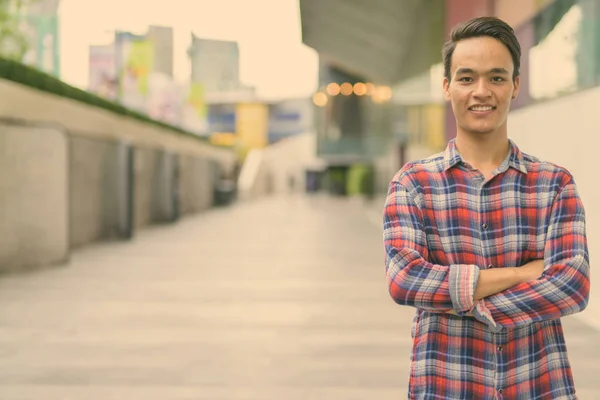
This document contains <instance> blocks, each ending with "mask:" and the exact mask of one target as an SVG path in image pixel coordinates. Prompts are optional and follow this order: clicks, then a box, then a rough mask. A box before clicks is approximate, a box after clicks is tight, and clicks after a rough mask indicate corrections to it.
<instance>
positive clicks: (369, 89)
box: [365, 82, 375, 96]
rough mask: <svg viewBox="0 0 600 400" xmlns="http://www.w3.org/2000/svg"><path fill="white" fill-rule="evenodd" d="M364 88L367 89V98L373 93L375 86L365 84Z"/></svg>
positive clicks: (369, 83) (368, 83)
mask: <svg viewBox="0 0 600 400" xmlns="http://www.w3.org/2000/svg"><path fill="white" fill-rule="evenodd" d="M365 88H366V89H367V93H365V94H366V95H367V96H371V95H372V94H373V93H374V92H375V85H373V84H372V83H371V82H367V83H366V84H365Z"/></svg>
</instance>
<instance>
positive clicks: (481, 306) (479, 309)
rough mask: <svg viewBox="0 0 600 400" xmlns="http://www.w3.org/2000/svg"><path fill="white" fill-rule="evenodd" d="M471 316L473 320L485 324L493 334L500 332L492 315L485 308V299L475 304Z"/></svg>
mask: <svg viewBox="0 0 600 400" xmlns="http://www.w3.org/2000/svg"><path fill="white" fill-rule="evenodd" d="M473 316H474V317H475V319H477V320H479V321H481V322H483V323H484V324H486V325H487V326H488V327H489V328H490V330H491V331H492V332H494V333H498V332H500V331H501V330H502V326H501V325H498V324H497V323H496V321H494V317H492V313H491V312H490V310H489V309H488V308H487V307H486V305H485V299H481V300H479V301H478V302H477V303H476V304H475V308H473Z"/></svg>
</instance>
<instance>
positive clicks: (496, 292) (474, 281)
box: [384, 17, 590, 400]
mask: <svg viewBox="0 0 600 400" xmlns="http://www.w3.org/2000/svg"><path fill="white" fill-rule="evenodd" d="M520 53H521V49H520V46H519V43H518V41H517V39H516V37H515V35H514V32H513V30H512V29H511V28H510V26H508V25H507V24H506V23H504V22H503V21H501V20H499V19H496V18H491V17H484V18H476V19H474V20H471V21H468V22H466V23H463V24H461V25H459V26H457V27H456V28H455V29H454V30H453V32H452V34H451V39H450V40H449V41H448V42H447V43H446V44H445V46H444V51H443V56H444V69H445V78H444V91H445V95H446V99H447V100H448V101H450V103H451V104H452V110H453V112H454V116H455V118H456V124H457V136H456V139H453V140H451V141H450V142H449V144H448V147H447V148H446V150H445V151H444V152H442V153H440V154H437V155H434V156H432V157H430V158H427V159H425V160H421V161H416V162H412V163H408V164H407V165H405V166H404V167H403V168H402V169H401V170H400V171H399V172H398V173H397V174H396V176H395V177H394V179H393V180H392V182H391V183H390V186H389V192H388V197H387V201H386V205H385V211H384V244H385V251H386V271H387V279H388V283H389V290H390V294H391V296H392V298H393V299H394V300H395V301H396V302H397V303H399V304H402V305H408V306H412V307H415V308H416V309H417V310H416V315H415V318H414V321H413V328H412V337H413V340H414V343H413V348H412V356H411V373H410V381H409V395H408V397H409V399H427V400H430V399H444V400H449V399H527V400H533V399H539V400H542V399H544V400H546V399H576V395H575V388H574V384H573V377H572V373H571V368H570V364H569V360H568V358H567V350H566V347H565V341H564V338H563V331H562V327H561V322H560V318H561V317H563V316H565V315H568V314H573V313H576V312H580V311H582V310H583V309H584V308H585V307H586V305H587V301H588V293H589V287H590V282H589V262H588V250H587V243H586V236H585V215H584V209H583V205H582V203H581V200H580V198H579V195H578V193H577V189H576V186H575V182H574V180H573V177H572V176H571V174H570V173H569V172H568V171H567V170H566V169H564V168H562V167H559V166H556V165H554V164H551V163H548V162H542V161H540V160H538V159H537V158H535V157H533V156H530V155H527V154H525V153H522V152H521V151H520V150H519V149H518V148H517V146H516V145H515V144H514V143H513V142H512V141H510V140H509V139H508V135H507V115H508V111H509V108H510V103H511V100H513V99H514V98H515V97H516V96H517V94H518V92H519V82H520V81H519V64H520ZM539 135H540V142H543V140H544V138H543V132H539Z"/></svg>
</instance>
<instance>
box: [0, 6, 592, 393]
mask: <svg viewBox="0 0 600 400" xmlns="http://www.w3.org/2000/svg"><path fill="white" fill-rule="evenodd" d="M482 15H494V16H498V17H500V18H502V19H504V20H505V21H507V22H508V23H509V24H510V25H512V26H513V27H514V28H515V31H516V33H517V36H518V39H519V41H520V44H521V47H522V59H521V90H520V94H519V97H518V99H517V100H516V101H515V102H514V103H513V108H512V111H511V114H510V117H509V136H510V137H511V139H513V140H514V141H515V142H516V143H517V144H518V145H519V147H520V148H521V149H522V150H523V151H525V152H527V153H530V154H533V155H536V156H538V157H540V158H542V159H545V160H550V161H552V162H554V163H557V164H560V165H563V166H565V167H566V168H567V169H569V170H570V171H571V172H572V173H573V175H574V176H575V179H576V181H577V183H578V186H579V190H580V193H581V196H582V198H583V201H584V204H585V206H586V212H587V231H588V243H589V247H590V253H591V258H592V265H593V263H594V260H595V251H596V248H597V243H598V239H599V235H600V228H599V225H600V211H598V210H595V204H596V202H597V201H599V200H600V186H598V183H597V177H596V175H597V173H596V169H597V165H596V164H595V158H596V157H597V152H596V151H595V147H594V146H595V145H596V144H597V143H598V140H599V139H598V135H597V134H596V132H597V131H598V126H599V125H600V113H599V112H598V111H599V110H600V108H599V106H598V104H600V0H519V1H517V0H427V1H419V0H254V1H246V0H218V1H217V0H212V1H211V0H194V1H192V0H170V1H156V2H154V3H153V2H148V1H142V0H121V1H117V0H103V1H95V0H0V94H1V95H0V213H1V214H0V215H1V217H0V271H2V274H1V275H0V354H1V357H0V358H1V361H0V399H2V400H7V399H36V400H37V399H44V400H53V399H103V400H105V399H128V400H129V399H234V400H235V399H386V398H390V399H391V398H399V397H402V396H404V393H405V392H406V386H407V381H408V367H409V354H410V348H411V345H412V344H411V338H410V325H411V322H412V314H413V311H414V310H411V309H407V308H404V307H399V306H396V305H395V304H393V302H392V301H391V299H389V296H388V294H387V288H386V282H385V266H384V264H383V261H384V255H383V243H382V232H381V220H382V219H381V214H382V207H383V203H384V199H385V194H386V190H387V184H388V182H389V181H390V179H391V178H392V177H393V175H394V174H395V172H396V171H398V169H400V168H401V167H402V165H403V164H404V163H406V162H408V161H411V160H415V159H418V158H422V157H425V156H428V155H431V154H433V153H436V152H439V151H441V150H443V149H444V148H445V146H446V143H447V141H448V140H449V139H451V138H453V137H454V136H455V130H456V127H455V121H454V119H453V116H452V112H451V109H450V106H449V105H448V104H446V102H445V101H444V98H443V93H442V78H443V66H442V60H441V48H442V45H443V43H444V42H445V40H446V39H447V37H448V33H449V32H450V30H451V28H452V27H453V26H454V25H455V24H457V23H459V22H461V21H464V20H467V19H470V18H472V17H476V16H482ZM596 286H597V284H596V283H595V280H594V279H593V278H592V296H591V301H590V304H589V306H588V308H587V310H586V311H585V312H584V313H582V314H579V315H576V316H572V317H568V318H566V319H565V330H566V333H567V343H568V346H569V349H570V354H571V357H572V363H573V369H574V371H575V380H576V386H577V387H578V389H579V393H580V398H582V399H596V398H600V383H598V382H597V380H595V379H594V376H595V374H596V372H598V371H599V369H598V368H599V367H598V366H597V362H596V360H597V359H598V356H600V350H597V346H594V344H593V343H595V342H596V341H598V340H600V334H599V333H598V329H600V322H599V319H598V318H595V315H596V313H600V304H598V301H596V300H597V299H596V297H598V295H597V294H596V292H597V290H596V289H595V287H596Z"/></svg>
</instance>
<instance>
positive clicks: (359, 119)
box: [300, 0, 600, 192]
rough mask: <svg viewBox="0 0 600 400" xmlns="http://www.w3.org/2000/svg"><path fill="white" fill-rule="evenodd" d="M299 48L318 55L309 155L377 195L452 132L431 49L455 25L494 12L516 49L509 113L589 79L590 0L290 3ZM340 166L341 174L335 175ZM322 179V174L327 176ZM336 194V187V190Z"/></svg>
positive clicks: (595, 60)
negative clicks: (296, 6)
mask: <svg viewBox="0 0 600 400" xmlns="http://www.w3.org/2000/svg"><path fill="white" fill-rule="evenodd" d="M300 11H301V18H302V23H301V25H302V38H303V42H304V44H306V45H308V46H310V47H312V48H313V49H315V50H316V51H317V52H318V53H319V58H320V64H321V65H320V78H319V80H320V88H319V90H318V91H317V92H316V93H315V95H314V98H313V101H314V104H315V129H316V132H317V153H318V155H319V157H321V158H322V159H323V160H325V161H326V163H327V165H328V166H329V169H330V170H336V174H338V176H341V177H342V178H340V179H341V180H342V182H341V183H339V182H338V184H336V187H340V186H341V187H344V185H345V183H344V182H343V180H344V179H346V177H347V175H348V173H349V171H350V170H351V169H352V168H353V166H356V165H362V166H365V165H366V166H367V167H368V168H370V169H371V170H372V171H374V175H373V176H375V179H374V182H373V186H374V190H377V191H380V192H381V191H385V189H386V187H387V183H388V182H389V179H390V178H391V176H392V175H393V173H395V172H396V171H397V170H398V169H399V168H400V167H401V166H402V165H403V164H404V163H405V162H407V161H410V160H412V159H416V158H422V157H424V156H428V155H430V154H433V153H435V152H437V151H440V150H441V149H443V147H444V146H445V145H446V143H447V141H448V139H450V138H452V137H454V136H455V134H456V132H455V131H456V126H455V121H454V117H453V115H452V112H451V109H450V106H449V104H447V103H446V102H445V101H444V98H443V93H442V79H443V67H442V64H441V63H442V59H441V49H442V46H443V43H444V42H445V41H446V40H447V37H448V34H449V32H450V29H451V28H452V27H453V26H454V25H456V24H457V23H459V22H461V21H465V20H467V19H470V18H473V17H476V16H482V15H495V16H497V17H499V18H502V19H504V20H506V21H507V22H508V23H509V24H511V25H512V26H513V27H514V28H515V31H516V34H517V36H518V38H519V41H520V43H521V46H522V50H523V51H522V52H523V56H522V66H521V93H520V95H519V97H518V99H517V100H516V101H515V103H514V104H513V109H518V108H520V107H524V106H526V105H528V104H531V103H533V102H535V101H538V100H541V99H547V98H551V97H555V96H557V95H559V94H561V93H562V94H564V93H569V92H573V91H574V90H578V88H581V87H589V86H590V85H594V84H598V78H599V77H600V73H599V71H600V61H599V60H600V46H599V41H598V39H597V38H598V37H600V28H599V27H600V24H598V20H599V16H600V1H598V0H522V1H520V2H519V6H518V7H515V2H514V1H513V0H428V1H427V2H424V1H421V0H403V1H393V0H389V1H387V0H386V1H382V2H378V3H377V5H374V4H371V3H368V2H347V1H344V0H331V1H327V2H324V1H321V0H300ZM340 171H341V172H340ZM329 182H330V183H331V180H329ZM342 192H343V190H342Z"/></svg>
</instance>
